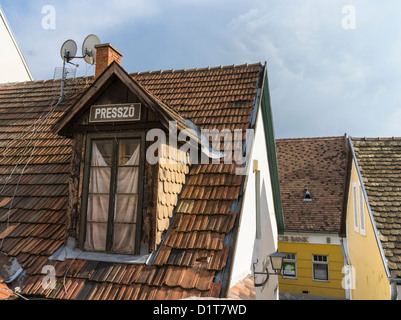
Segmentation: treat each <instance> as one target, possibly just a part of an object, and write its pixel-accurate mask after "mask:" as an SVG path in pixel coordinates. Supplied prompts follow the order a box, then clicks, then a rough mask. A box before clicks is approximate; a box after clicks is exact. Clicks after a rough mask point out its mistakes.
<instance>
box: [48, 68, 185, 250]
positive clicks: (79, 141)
mask: <svg viewBox="0 0 401 320" xmlns="http://www.w3.org/2000/svg"><path fill="white" fill-rule="evenodd" d="M172 121H173V122H174V123H175V124H177V130H183V129H185V128H187V125H186V122H185V120H184V119H183V118H182V117H180V116H179V115H178V113H176V112H175V111H174V110H173V109H171V108H170V107H169V106H168V105H166V104H165V103H164V102H162V101H161V100H160V99H158V98H157V97H155V96H154V95H152V94H151V93H150V92H148V91H147V90H146V89H145V88H143V87H142V86H141V85H139V84H138V83H137V82H136V81H135V80H134V79H133V78H132V77H131V76H129V75H128V74H127V73H126V72H125V71H124V70H123V69H122V68H121V66H120V65H118V64H117V63H116V62H113V63H112V64H111V65H110V66H109V67H108V68H107V69H106V70H105V71H104V72H103V73H102V74H101V75H100V76H99V77H98V78H97V79H96V81H95V82H94V83H93V85H92V86H91V87H89V89H87V90H86V92H85V93H83V95H82V96H81V97H80V98H79V99H78V100H77V101H76V102H75V103H74V104H73V105H72V106H71V108H70V109H69V110H68V111H67V112H66V113H65V114H64V116H63V117H62V118H61V119H60V120H59V121H58V122H57V123H56V124H55V126H54V128H53V129H54V130H55V131H56V132H58V133H59V134H60V135H63V136H66V137H69V138H71V139H72V145H73V154H72V162H71V178H70V182H69V203H68V208H67V232H66V242H68V243H71V242H72V241H71V240H74V241H73V242H74V248H76V249H80V250H83V251H89V252H101V253H110V254H127V255H143V254H148V253H150V252H152V251H155V250H156V249H157V246H158V245H159V244H160V243H161V242H162V239H163V235H164V233H165V232H166V231H167V230H168V229H169V227H170V221H171V218H172V217H173V213H174V209H175V206H176V205H177V203H178V199H179V195H180V193H181V190H182V188H183V186H184V184H185V182H186V175H187V174H188V173H189V161H188V157H187V154H186V153H185V152H182V151H179V150H178V148H179V147H177V148H176V149H175V150H174V147H171V146H166V147H165V148H164V149H163V148H162V149H163V150H165V151H164V152H163V153H161V154H158V156H159V160H160V159H161V160H163V161H158V163H156V164H151V163H149V162H148V161H146V159H145V155H146V150H147V149H148V148H149V146H150V145H152V144H154V143H155V141H146V135H147V133H148V132H149V130H153V129H160V130H162V131H163V132H165V133H166V136H167V137H168V135H169V125H170V123H171V122H172ZM167 141H168V140H167ZM135 152H136V153H135ZM124 171H125V173H123V172H124ZM130 175H132V178H131V176H130ZM132 179H134V180H132ZM95 180H96V181H95ZM123 180H124V181H125V182H123ZM99 181H100V182H99ZM132 181H134V182H133V183H135V186H132ZM128 185H130V186H128ZM130 211H132V212H133V213H132V214H131V213H127V214H125V213H126V212H130ZM116 243H119V245H116Z"/></svg>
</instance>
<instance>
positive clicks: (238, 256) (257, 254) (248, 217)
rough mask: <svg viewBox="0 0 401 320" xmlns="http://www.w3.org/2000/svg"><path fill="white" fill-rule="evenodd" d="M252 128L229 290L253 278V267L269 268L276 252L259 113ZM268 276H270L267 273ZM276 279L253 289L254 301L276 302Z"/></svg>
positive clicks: (270, 192)
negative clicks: (255, 168) (258, 228)
mask: <svg viewBox="0 0 401 320" xmlns="http://www.w3.org/2000/svg"><path fill="white" fill-rule="evenodd" d="M260 112H261V111H260V108H259V115H258V120H257V124H256V131H255V141H254V147H253V150H252V153H251V160H250V165H249V168H248V169H249V171H248V172H249V173H248V181H247V186H246V191H245V195H244V204H243V212H242V218H241V221H240V230H239V234H238V239H237V244H236V252H235V253H234V265H233V269H232V274H231V282H230V288H231V287H233V286H234V285H235V284H236V283H238V282H239V281H240V280H242V279H244V278H245V277H246V276H247V275H249V274H252V275H253V263H256V262H257V261H259V262H258V264H257V265H256V272H260V271H264V270H265V268H266V267H268V266H269V265H270V259H269V257H268V255H269V254H271V253H273V252H276V251H277V245H278V231H277V223H276V216H275V212H274V202H273V192H272V188H271V182H270V171H269V163H268V157H267V150H266V142H265V133H264V127H263V120H262V115H261V113H260ZM254 160H258V163H259V170H260V189H261V190H260V195H261V197H260V206H261V210H260V212H261V227H262V228H261V230H262V236H261V239H259V240H257V239H256V206H255V192H256V191H255V173H254V172H253V161H254ZM269 271H270V272H273V271H272V270H271V269H269ZM264 279H265V277H264V276H259V275H257V276H256V279H255V281H256V282H262V281H263V280H264ZM277 287H278V278H277V276H270V279H269V281H268V283H267V284H266V286H265V287H262V288H256V297H257V299H262V300H277V299H278V288H277Z"/></svg>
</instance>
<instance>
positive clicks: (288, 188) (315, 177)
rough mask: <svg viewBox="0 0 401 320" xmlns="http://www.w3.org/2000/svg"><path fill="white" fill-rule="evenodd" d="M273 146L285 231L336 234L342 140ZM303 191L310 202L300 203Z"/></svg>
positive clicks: (287, 141) (342, 169)
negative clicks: (275, 151) (277, 167)
mask: <svg viewBox="0 0 401 320" xmlns="http://www.w3.org/2000/svg"><path fill="white" fill-rule="evenodd" d="M276 144H277V159H278V166H279V175H280V187H281V197H282V203H283V212H284V219H285V226H286V230H287V231H291V230H293V231H306V232H307V231H321V232H339V231H340V223H341V213H342V210H343V198H344V187H345V177H346V169H347V151H346V139H345V137H344V136H343V137H327V138H304V139H279V140H277V142H276ZM307 190H308V191H309V192H310V193H311V196H312V201H304V196H305V193H306V191H307Z"/></svg>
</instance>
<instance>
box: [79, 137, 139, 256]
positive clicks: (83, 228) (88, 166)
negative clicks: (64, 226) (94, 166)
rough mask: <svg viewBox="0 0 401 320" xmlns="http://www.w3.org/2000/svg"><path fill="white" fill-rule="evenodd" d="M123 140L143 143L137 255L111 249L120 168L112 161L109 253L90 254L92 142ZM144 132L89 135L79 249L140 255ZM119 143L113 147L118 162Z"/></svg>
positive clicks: (82, 182)
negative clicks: (117, 148) (88, 236)
mask: <svg viewBox="0 0 401 320" xmlns="http://www.w3.org/2000/svg"><path fill="white" fill-rule="evenodd" d="M106 139H107V140H112V139H115V140H122V139H138V140H139V141H140V156H139V175H138V208H137V210H138V211H137V223H136V230H135V252H132V253H121V252H115V251H113V250H112V249H113V248H112V243H113V232H112V231H110V230H109V228H111V230H113V226H114V223H113V222H114V221H113V216H114V210H115V201H116V200H115V196H116V189H117V176H118V175H117V170H118V169H117V168H118V163H117V162H116V161H114V162H113V164H112V166H111V179H112V183H111V187H112V188H111V190H110V199H109V212H108V222H107V238H106V251H88V250H85V242H86V232H87V230H86V228H87V214H88V199H89V194H90V193H89V177H90V171H91V170H90V169H91V163H92V151H93V148H92V146H93V143H92V142H93V141H96V140H106ZM145 144H146V139H145V133H144V132H123V133H115V132H113V133H88V134H87V136H86V142H85V144H84V145H85V150H84V162H83V163H84V167H83V179H82V181H81V187H82V196H81V210H80V214H81V218H80V229H79V230H80V231H79V248H80V249H81V250H82V251H85V252H98V253H106V254H117V255H139V254H140V250H141V243H140V242H141V234H142V219H143V217H142V211H143V190H144V176H145V175H144V174H145ZM116 147H117V143H114V144H113V153H114V156H113V159H114V160H115V159H116V158H118V157H116V156H115V151H116Z"/></svg>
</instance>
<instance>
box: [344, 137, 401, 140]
mask: <svg viewBox="0 0 401 320" xmlns="http://www.w3.org/2000/svg"><path fill="white" fill-rule="evenodd" d="M351 140H355V141H400V140H401V137H377V138H371V137H351Z"/></svg>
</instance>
